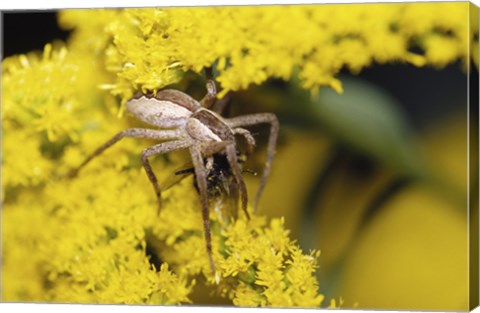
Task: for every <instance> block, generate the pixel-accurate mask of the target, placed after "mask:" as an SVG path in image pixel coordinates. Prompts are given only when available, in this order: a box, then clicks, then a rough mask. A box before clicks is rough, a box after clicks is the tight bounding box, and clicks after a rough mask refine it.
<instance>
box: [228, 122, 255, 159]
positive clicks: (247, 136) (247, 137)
mask: <svg viewBox="0 0 480 313" xmlns="http://www.w3.org/2000/svg"><path fill="white" fill-rule="evenodd" d="M233 133H234V134H238V135H242V136H243V138H245V140H246V141H247V154H251V153H252V152H253V148H255V138H253V136H252V134H251V133H250V132H249V131H248V130H246V129H245V128H240V127H238V128H235V129H234V130H233Z"/></svg>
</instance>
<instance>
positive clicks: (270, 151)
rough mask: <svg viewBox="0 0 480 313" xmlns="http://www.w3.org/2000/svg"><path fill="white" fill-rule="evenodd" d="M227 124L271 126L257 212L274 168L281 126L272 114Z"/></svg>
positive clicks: (233, 125) (240, 117)
mask: <svg viewBox="0 0 480 313" xmlns="http://www.w3.org/2000/svg"><path fill="white" fill-rule="evenodd" d="M227 123H228V125H229V126H230V127H231V128H238V127H241V126H252V125H257V124H265V123H266V124H270V135H269V137H268V146H267V160H266V162H265V168H264V170H263V174H262V178H261V180H260V186H259V187H258V191H257V195H256V197H255V203H254V211H255V212H256V211H257V206H258V202H259V200H260V196H261V195H262V192H263V189H264V188H265V184H266V183H267V178H268V176H269V175H270V170H271V166H272V161H273V157H274V155H275V145H276V143H277V137H278V131H279V129H280V125H279V123H278V119H277V117H276V116H275V115H274V114H271V113H258V114H250V115H244V116H238V117H234V118H230V119H227Z"/></svg>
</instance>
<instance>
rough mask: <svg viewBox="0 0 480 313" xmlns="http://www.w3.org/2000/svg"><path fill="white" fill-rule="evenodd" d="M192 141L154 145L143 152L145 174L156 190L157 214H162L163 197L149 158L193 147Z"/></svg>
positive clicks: (176, 141) (175, 141)
mask: <svg viewBox="0 0 480 313" xmlns="http://www.w3.org/2000/svg"><path fill="white" fill-rule="evenodd" d="M191 144H192V143H191V141H189V140H174V141H167V142H163V143H160V144H158V145H154V146H151V147H148V148H146V149H144V150H143V151H142V164H143V168H144V169H145V172H146V173H147V176H148V179H149V180H150V182H151V183H152V185H153V189H154V190H155V195H156V196H157V202H158V209H157V214H159V213H160V209H161V204H162V197H161V193H162V192H161V190H160V187H159V186H158V180H157V177H156V176H155V174H154V173H153V170H152V167H151V166H150V162H149V161H148V158H149V157H151V156H153V155H156V154H163V153H167V152H171V151H175V150H180V149H186V148H188V147H189V146H190V145H191Z"/></svg>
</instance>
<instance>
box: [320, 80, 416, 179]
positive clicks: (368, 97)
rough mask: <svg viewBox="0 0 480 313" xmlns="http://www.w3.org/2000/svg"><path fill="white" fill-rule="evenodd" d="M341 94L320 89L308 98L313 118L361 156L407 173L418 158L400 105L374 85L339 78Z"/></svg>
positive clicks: (410, 171)
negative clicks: (361, 154) (341, 88)
mask: <svg viewBox="0 0 480 313" xmlns="http://www.w3.org/2000/svg"><path fill="white" fill-rule="evenodd" d="M342 84H343V88H344V93H343V94H337V93H336V92H335V91H333V90H331V89H327V88H325V89H322V90H321V91H320V92H319V94H318V95H317V96H314V97H313V98H312V101H313V103H314V105H313V106H314V112H315V117H316V119H317V120H318V122H319V123H321V125H322V126H324V127H325V128H326V129H327V130H328V131H329V132H330V133H331V134H332V135H334V136H335V137H337V139H338V140H340V141H341V142H343V143H346V144H348V145H350V146H352V147H354V148H356V149H358V150H360V151H361V152H363V153H366V154H368V155H371V156H373V157H375V158H377V159H378V160H379V161H381V162H383V163H385V164H387V165H389V166H391V167H394V168H395V169H397V170H400V171H402V172H407V173H409V174H413V173H418V171H419V169H420V161H419V157H418V156H417V154H416V151H415V148H414V146H413V145H412V136H411V134H412V132H411V129H410V128H409V126H408V124H407V122H406V119H405V116H404V114H403V112H402V111H401V110H400V104H399V103H398V102H397V101H396V100H395V99H394V98H392V97H391V96H390V95H388V94H387V93H386V92H383V91H382V90H381V89H379V88H378V87H376V86H373V85H372V84H369V83H367V82H365V81H362V80H360V79H354V78H343V79H342Z"/></svg>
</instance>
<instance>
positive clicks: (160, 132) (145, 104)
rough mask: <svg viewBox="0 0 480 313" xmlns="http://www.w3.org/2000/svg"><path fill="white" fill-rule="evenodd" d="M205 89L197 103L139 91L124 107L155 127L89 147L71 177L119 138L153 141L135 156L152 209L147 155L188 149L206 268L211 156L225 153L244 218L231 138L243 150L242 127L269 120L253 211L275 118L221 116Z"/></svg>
mask: <svg viewBox="0 0 480 313" xmlns="http://www.w3.org/2000/svg"><path fill="white" fill-rule="evenodd" d="M207 91H208V92H207V95H206V96H205V97H204V98H203V99H202V100H201V101H197V100H195V99H193V98H192V97H190V96H189V95H187V94H185V93H183V92H181V91H178V90H173V89H166V90H162V91H159V92H158V93H157V94H156V95H152V94H149V95H145V94H140V95H137V96H135V97H133V98H132V99H130V100H129V101H128V102H127V103H126V108H127V110H128V111H129V112H130V113H131V114H133V115H134V116H135V117H136V118H138V119H139V120H141V121H143V122H145V123H147V124H150V125H152V126H154V127H156V128H155V129H151V128H130V129H126V130H124V131H121V132H120V133H118V134H116V135H115V136H114V137H113V138H112V139H110V140H109V141H107V142H106V143H105V144H103V145H102V146H100V147H99V148H98V149H97V150H95V152H94V153H93V154H92V155H90V156H89V157H88V158H87V159H86V160H85V161H84V162H83V163H82V164H81V165H80V166H79V167H78V168H77V169H75V170H74V171H73V172H72V174H73V175H75V174H76V173H77V172H78V170H80V168H82V167H83V166H84V165H86V164H87V163H88V162H89V161H90V160H91V159H93V158H94V157H95V156H97V155H99V154H100V153H102V152H103V151H104V150H105V149H107V148H108V147H110V146H112V145H113V144H114V143H116V142H117V141H119V140H120V139H122V138H124V137H136V138H149V139H155V140H158V141H160V143H158V144H156V145H154V146H151V147H148V148H146V149H144V150H143V151H142V153H141V160H142V164H143V167H144V168H145V171H146V173H147V176H148V178H149V180H150V182H151V183H152V185H153V188H154V190H155V194H156V196H157V199H158V207H159V209H160V207H161V190H160V187H159V184H158V180H157V177H156V176H155V174H154V173H153V171H152V168H151V166H150V162H149V161H148V158H149V157H151V156H153V155H156V154H163V153H167V152H171V151H175V150H180V149H188V150H189V152H190V156H191V159H192V164H193V169H194V174H195V179H196V183H197V186H198V190H199V193H200V198H201V203H202V215H203V221H204V230H205V240H206V248H207V252H208V255H209V261H210V266H211V268H212V271H215V270H214V268H215V267H214V263H213V259H212V247H211V238H210V223H209V209H208V182H207V178H208V175H209V173H210V171H211V170H212V169H213V164H214V155H217V154H221V155H225V157H226V160H227V162H228V165H229V166H230V172H229V173H231V175H232V176H233V178H234V180H235V183H236V185H237V186H238V190H239V193H240V198H241V203H242V209H243V211H244V212H245V214H247V216H248V213H247V200H248V196H247V189H246V186H245V182H244V181H243V178H242V172H241V168H240V165H239V160H238V158H237V142H236V136H243V137H244V139H245V140H246V142H247V152H248V153H249V152H251V151H252V149H253V147H254V145H255V140H254V138H253V136H252V135H251V133H250V132H249V131H248V130H246V129H244V128H242V127H247V126H252V125H257V124H264V123H267V124H270V136H269V140H268V147H267V160H266V163H265V168H264V171H263V174H262V178H261V181H260V186H259V188H258V191H257V195H256V198H255V202H254V209H255V210H256V207H257V205H258V201H259V199H260V196H261V194H262V191H263V188H264V187H265V183H266V181H267V177H268V175H269V173H270V168H271V163H272V160H273V156H274V153H275V144H276V140H277V135H278V130H279V124H278V120H277V118H276V116H275V115H274V114H271V113H259V114H250V115H244V116H238V117H234V118H223V117H222V116H220V115H219V114H218V113H216V112H215V111H214V110H210V109H209V108H210V107H211V106H212V105H213V103H214V101H215V97H216V88H215V83H214V81H213V80H212V79H208V80H207Z"/></svg>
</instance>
